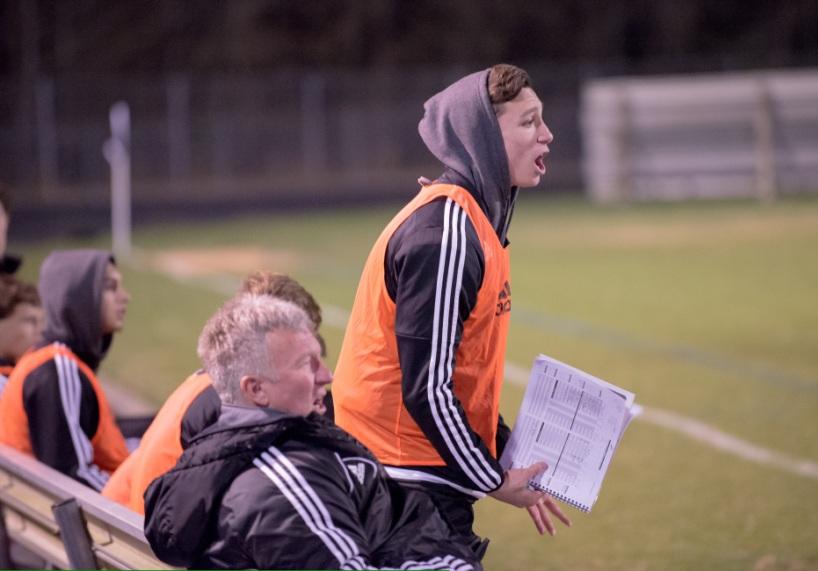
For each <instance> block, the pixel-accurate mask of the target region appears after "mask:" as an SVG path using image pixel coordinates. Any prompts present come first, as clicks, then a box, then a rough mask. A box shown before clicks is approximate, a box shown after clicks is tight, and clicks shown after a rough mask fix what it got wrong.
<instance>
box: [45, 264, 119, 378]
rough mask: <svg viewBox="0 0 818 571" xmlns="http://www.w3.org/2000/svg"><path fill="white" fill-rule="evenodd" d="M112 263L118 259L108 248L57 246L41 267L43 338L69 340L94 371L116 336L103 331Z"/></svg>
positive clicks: (48, 341) (50, 341)
mask: <svg viewBox="0 0 818 571" xmlns="http://www.w3.org/2000/svg"><path fill="white" fill-rule="evenodd" d="M109 263H115V261H114V257H113V255H112V254H111V253H110V252H106V251H104V250H57V251H55V252H52V253H51V254H49V255H48V257H47V258H46V259H45V261H44V262H43V265H42V266H41V268H40V282H39V286H38V289H39V292H40V297H41V298H42V302H43V308H44V309H45V315H46V326H45V331H43V340H44V341H45V343H54V342H55V341H59V342H60V343H65V344H66V345H67V346H68V347H69V348H70V349H71V350H72V351H73V352H74V353H76V355H77V356H78V357H79V358H80V359H82V361H83V362H84V363H85V364H86V365H88V366H89V367H91V369H92V370H94V371H96V369H97V367H99V363H100V361H102V359H103V358H104V357H105V353H106V352H107V351H108V347H109V346H110V344H111V339H112V337H113V336H112V335H111V334H107V335H103V333H102V290H103V287H104V280H105V268H106V267H107V265H108V264H109Z"/></svg>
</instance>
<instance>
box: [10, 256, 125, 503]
mask: <svg viewBox="0 0 818 571" xmlns="http://www.w3.org/2000/svg"><path fill="white" fill-rule="evenodd" d="M39 290H40V297H41V298H42V302H43V308H44V309H45V313H46V326H45V330H44V331H43V341H42V342H41V343H39V344H38V345H36V346H35V347H34V349H33V350H32V351H30V352H29V353H27V354H26V355H25V356H23V358H22V359H20V361H19V362H18V363H17V366H16V367H15V369H14V371H13V372H12V374H11V377H10V378H9V381H8V383H7V385H6V389H5V391H3V395H2V398H0V442H3V443H4V444H6V445H8V446H12V447H14V448H16V449H18V450H20V451H22V452H26V453H28V454H31V455H33V456H35V457H36V458H37V459H39V460H40V461H41V462H44V463H45V464H48V465H49V466H51V467H52V468H54V469H56V470H58V471H60V472H62V473H64V474H67V475H69V476H71V477H72V478H74V479H76V480H78V481H80V482H82V483H84V484H86V485H88V486H91V487H92V488H94V489H95V490H101V489H102V487H103V486H104V485H105V482H106V481H107V479H108V475H109V473H110V472H112V471H114V470H115V469H116V468H117V466H119V464H120V463H121V462H122V461H123V460H124V459H125V458H126V456H127V455H128V450H127V448H126V445H125V440H124V438H123V436H122V433H121V432H120V430H119V428H118V427H117V424H116V422H115V420H114V417H113V415H112V413H111V409H110V407H109V405H108V400H107V398H106V396H105V393H104V391H103V389H102V387H101V385H100V382H99V380H98V379H97V377H96V370H97V368H98V367H99V364H100V361H102V359H103V358H104V357H105V354H106V352H107V351H108V348H109V346H110V345H111V341H112V339H113V335H114V333H116V332H117V331H119V330H120V329H122V325H123V322H124V319H125V312H126V309H127V306H128V301H129V300H130V295H129V294H128V292H127V291H125V289H124V287H123V285H122V275H121V274H120V273H119V270H118V269H117V267H116V265H115V262H114V258H113V256H112V255H111V254H110V253H109V252H105V251H101V250H65V251H55V252H52V253H51V254H50V255H49V256H48V257H47V258H46V259H45V261H44V262H43V265H42V267H41V268H40V282H39Z"/></svg>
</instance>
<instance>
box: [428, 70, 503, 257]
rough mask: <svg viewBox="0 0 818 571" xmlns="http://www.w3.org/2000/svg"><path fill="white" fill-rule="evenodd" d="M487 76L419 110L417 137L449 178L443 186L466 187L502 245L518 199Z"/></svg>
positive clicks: (467, 80)
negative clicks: (514, 199) (443, 167)
mask: <svg viewBox="0 0 818 571" xmlns="http://www.w3.org/2000/svg"><path fill="white" fill-rule="evenodd" d="M488 76H489V70H488V69H485V70H483V71H478V72H476V73H472V74H471V75H467V76H466V77H464V78H462V79H460V80H458V81H456V82H455V83H453V84H452V85H450V86H449V87H447V88H446V89H444V90H443V91H441V92H440V93H438V94H436V95H434V96H432V97H431V98H430V99H429V100H428V101H426V103H425V104H424V105H423V108H424V111H425V112H424V115H423V118H422V119H421V120H420V123H419V124H418V132H419V133H420V137H421V139H423V142H424V143H425V144H426V147H427V148H428V149H429V150H430V151H431V152H432V154H433V155H434V156H435V157H437V159H438V160H439V161H440V162H441V163H443V164H444V165H445V166H446V167H447V169H448V170H449V171H451V172H447V173H446V174H444V179H446V180H445V182H451V183H453V184H459V185H460V186H465V187H466V188H467V189H468V190H469V191H471V192H472V194H474V195H475V198H476V199H477V201H478V202H479V203H480V204H481V205H482V206H483V208H484V210H485V211H486V216H487V217H488V219H489V221H490V222H491V224H492V226H493V227H494V228H495V230H496V231H497V234H498V237H499V238H500V240H501V242H502V241H504V240H505V228H506V226H507V223H508V218H509V216H510V211H511V208H512V203H513V197H514V195H515V194H516V192H514V191H513V190H516V189H512V188H511V178H510V175H509V171H508V157H507V156H506V149H505V145H504V144H503V136H502V133H501V132H500V125H499V123H498V122H497V116H496V115H495V113H494V108H493V107H492V104H491V100H490V99H489V93H488Z"/></svg>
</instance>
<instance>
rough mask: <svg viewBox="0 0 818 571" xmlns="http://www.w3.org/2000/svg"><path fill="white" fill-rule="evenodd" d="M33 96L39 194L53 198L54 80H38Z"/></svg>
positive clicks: (55, 130)
mask: <svg viewBox="0 0 818 571" xmlns="http://www.w3.org/2000/svg"><path fill="white" fill-rule="evenodd" d="M35 96H36V102H35V113H36V125H37V163H38V171H39V172H38V175H39V182H40V193H41V196H43V197H50V196H53V194H54V190H55V189H56V186H57V183H58V170H57V120H56V103H55V98H54V80H53V79H50V78H45V77H42V78H40V79H39V81H37V84H36V89H35Z"/></svg>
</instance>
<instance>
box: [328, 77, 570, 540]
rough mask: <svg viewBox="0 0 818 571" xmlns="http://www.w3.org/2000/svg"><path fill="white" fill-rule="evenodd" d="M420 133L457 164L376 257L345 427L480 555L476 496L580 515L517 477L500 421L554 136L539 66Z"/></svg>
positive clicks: (358, 300) (348, 365) (339, 374)
mask: <svg viewBox="0 0 818 571" xmlns="http://www.w3.org/2000/svg"><path fill="white" fill-rule="evenodd" d="M419 131H420V135H421V138H422V139H423V142H424V143H425V144H426V146H427V147H428V148H429V150H430V151H431V152H432V154H434V155H435V156H436V157H437V158H438V159H439V160H440V162H442V163H443V165H444V166H445V167H446V168H445V171H444V172H443V174H442V175H441V176H440V177H439V178H438V179H437V180H436V181H434V182H431V181H428V180H426V179H421V181H420V182H421V184H422V185H423V188H421V190H420V192H419V193H418V194H417V195H416V196H415V198H414V199H413V200H412V201H411V202H410V203H409V204H408V205H407V206H405V207H404V208H403V210H401V211H400V212H399V213H398V214H397V215H396V216H395V218H393V219H392V221H391V222H390V223H389V224H388V225H387V227H386V229H385V230H384V231H383V233H382V234H381V236H380V237H379V238H378V240H377V242H376V243H375V246H374V247H373V248H372V251H371V252H370V255H369V258H368V259H367V262H366V265H365V267H364V271H363V274H362V276H361V281H360V283H359V286H358V292H357V294H356V297H355V302H354V305H353V308H352V313H351V316H350V319H349V325H348V326H347V330H346V335H345V337H344V343H343V346H342V348H341V353H340V356H339V359H338V365H337V367H336V370H335V380H334V383H333V395H334V400H335V419H336V422H337V423H338V425H339V426H341V427H342V428H344V429H345V430H347V431H348V432H350V433H351V434H352V435H353V436H355V437H356V438H357V439H359V440H360V441H361V442H362V443H363V444H364V445H365V446H367V447H368V448H369V449H370V450H372V452H373V453H374V454H375V456H377V458H378V459H379V460H380V461H381V462H382V463H383V464H385V465H386V467H387V472H388V474H389V475H390V476H391V477H392V478H394V479H396V480H397V481H399V482H400V483H401V484H402V485H403V486H405V487H408V488H413V489H417V490H421V491H423V492H424V493H426V494H428V495H429V496H431V497H432V498H433V500H434V502H435V504H436V505H437V506H438V507H439V508H440V511H441V514H443V516H444V517H445V518H447V520H448V521H449V524H450V525H451V526H452V528H453V529H455V530H457V531H458V532H459V533H461V534H463V535H464V536H466V537H469V538H470V541H469V543H470V545H471V547H472V548H473V549H474V551H475V552H476V553H478V554H479V555H480V556H482V554H483V553H484V552H485V549H486V546H487V542H485V541H483V540H481V539H480V538H479V537H478V536H476V535H475V534H474V532H473V530H472V524H473V521H474V512H473V509H472V504H473V502H474V501H475V500H476V499H478V498H480V497H483V496H485V495H486V494H488V495H491V496H493V497H494V498H496V499H498V500H501V501H503V502H507V503H510V504H512V505H514V506H518V507H525V508H527V509H528V511H529V514H530V515H531V517H532V519H533V520H534V523H535V525H536V527H537V530H538V531H539V532H540V533H541V534H542V533H544V532H545V531H548V532H549V533H551V534H553V533H554V532H555V528H554V525H553V523H552V522H551V519H550V516H551V515H552V514H553V515H555V516H556V517H557V518H558V519H560V520H561V521H563V522H564V523H566V524H569V523H570V522H569V521H568V519H567V518H566V517H565V515H564V514H563V513H562V511H561V510H560V508H559V507H558V506H557V505H556V504H555V503H554V501H553V500H552V499H551V498H550V497H549V496H547V495H545V494H543V493H540V492H536V491H533V490H530V489H529V488H528V481H529V480H530V479H531V478H533V477H535V476H536V475H537V474H538V473H540V472H542V471H543V470H544V469H545V467H546V466H545V464H544V463H536V464H533V465H532V466H529V467H527V468H521V469H511V470H508V471H506V472H504V471H503V469H502V468H501V467H500V464H499V462H498V458H499V457H500V454H501V453H502V448H503V446H504V444H505V440H506V439H507V437H508V433H509V431H508V428H507V427H506V426H505V425H504V423H503V422H502V419H501V417H500V415H499V404H500V389H501V387H502V383H503V378H504V359H505V348H506V335H507V331H508V322H509V313H510V311H511V285H510V280H511V278H510V272H509V253H508V245H509V242H508V239H507V234H508V228H509V224H510V222H511V215H512V212H513V210H514V203H515V201H516V199H517V189H518V188H521V187H533V186H536V185H537V184H539V182H540V178H541V177H542V176H543V175H544V174H545V170H546V167H545V158H546V156H547V155H548V152H549V144H550V143H551V142H552V141H553V135H552V134H551V132H550V131H549V129H548V127H547V126H546V124H545V123H544V122H543V118H542V103H541V102H540V99H539V98H538V97H537V95H536V93H535V92H534V90H533V89H532V88H531V83H530V80H529V77H528V74H527V73H526V72H525V71H524V70H522V69H520V68H517V67H514V66H511V65H506V64H499V65H495V66H494V67H492V68H490V69H487V70H484V71H480V72H477V73H473V74H471V75H469V76H466V77H464V78H462V79H460V80H459V81H457V82H455V83H454V84H453V85H451V86H449V87H448V88H446V89H445V90H443V91H442V92H440V93H438V94H437V95H435V96H433V97H432V98H431V99H429V100H428V101H427V102H426V104H425V114H424V116H423V119H422V120H421V121H420V125H419Z"/></svg>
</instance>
